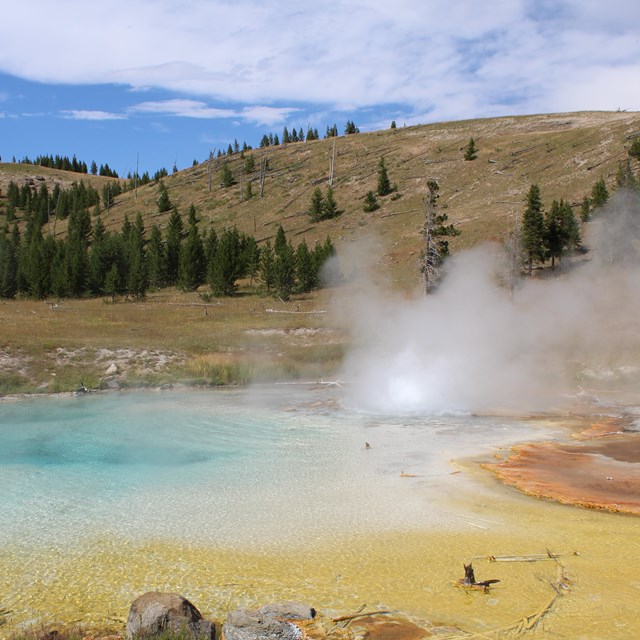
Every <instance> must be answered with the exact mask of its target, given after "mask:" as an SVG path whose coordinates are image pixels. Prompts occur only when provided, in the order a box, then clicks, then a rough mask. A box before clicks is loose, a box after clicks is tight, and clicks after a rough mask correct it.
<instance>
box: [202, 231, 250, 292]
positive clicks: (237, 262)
mask: <svg viewBox="0 0 640 640" xmlns="http://www.w3.org/2000/svg"><path fill="white" fill-rule="evenodd" d="M242 267H243V265H242V256H241V252H240V235H239V233H238V230H237V229H236V228H235V227H234V228H233V229H225V230H224V232H223V233H222V235H221V236H220V238H219V239H218V246H217V248H216V254H215V257H214V260H213V264H212V265H211V268H210V271H209V285H210V286H211V290H212V291H213V293H214V294H215V295H222V296H232V295H233V294H234V293H235V292H236V290H237V288H238V284H237V280H238V278H240V277H242Z"/></svg>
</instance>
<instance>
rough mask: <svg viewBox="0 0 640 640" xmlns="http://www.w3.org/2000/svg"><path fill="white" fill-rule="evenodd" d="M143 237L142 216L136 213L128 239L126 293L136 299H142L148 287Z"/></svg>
mask: <svg viewBox="0 0 640 640" xmlns="http://www.w3.org/2000/svg"><path fill="white" fill-rule="evenodd" d="M144 235H145V229H144V223H143V221H142V214H141V213H138V214H137V215H136V221H135V223H134V224H133V226H132V229H131V235H130V237H129V247H128V254H129V273H128V277H127V291H128V292H129V295H132V296H135V297H136V298H144V296H145V294H146V292H147V288H148V287H149V278H148V271H147V260H146V254H145V240H144Z"/></svg>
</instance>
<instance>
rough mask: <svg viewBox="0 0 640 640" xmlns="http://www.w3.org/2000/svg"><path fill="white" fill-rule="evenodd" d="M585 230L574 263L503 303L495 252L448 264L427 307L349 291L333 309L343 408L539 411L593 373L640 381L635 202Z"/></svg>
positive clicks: (629, 197) (476, 252)
mask: <svg viewBox="0 0 640 640" xmlns="http://www.w3.org/2000/svg"><path fill="white" fill-rule="evenodd" d="M587 227H588V229H587V231H588V233H587V237H586V239H585V245H586V246H587V247H588V249H589V250H588V252H587V253H586V255H585V256H584V257H581V258H574V259H573V260H570V261H568V260H565V261H564V263H563V264H561V265H560V267H559V268H558V269H556V271H555V272H554V273H551V272H550V271H549V270H545V274H544V277H540V276H539V277H536V278H532V279H527V280H524V281H523V282H522V283H521V285H520V287H519V288H518V289H517V290H516V292H515V295H514V297H513V300H511V299H510V296H509V292H508V291H507V290H505V289H504V288H503V287H501V286H499V284H498V280H499V278H498V277H497V276H498V275H499V274H500V273H501V272H502V273H504V269H503V264H504V256H501V254H500V251H499V249H498V247H496V246H483V247H479V248H476V249H473V250H470V251H467V252H463V253H460V254H458V255H456V256H454V257H452V258H451V259H450V261H449V264H448V272H447V274H446V277H445V279H444V281H443V283H442V285H441V286H440V287H439V289H438V290H437V292H436V293H435V294H434V295H430V296H428V297H427V298H424V297H417V296H416V297H415V298H414V299H412V300H406V299H404V300H403V299H400V298H399V297H398V296H397V295H393V294H391V293H390V292H389V291H387V290H384V289H383V288H380V287H375V286H373V285H372V284H371V283H367V282H364V283H360V284H359V285H358V286H357V287H356V290H357V292H356V293H355V294H353V291H350V294H353V295H350V298H349V300H348V301H344V300H343V301H342V302H341V308H342V310H343V311H344V313H345V318H346V319H347V320H348V323H349V326H350V328H351V331H352V334H353V339H354V341H355V343H356V346H355V347H354V348H353V349H352V350H351V351H350V353H349V354H348V355H347V357H346V359H345V363H344V368H343V371H342V374H341V375H342V376H343V377H344V378H345V379H347V380H349V381H350V382H354V383H355V384H354V385H352V386H350V399H351V401H352V403H354V404H355V405H356V406H358V407H361V408H363V409H366V410H370V411H374V412H380V413H398V412H419V413H433V412H450V411H463V412H470V411H485V410H501V409H502V410H515V409H517V410H533V409H545V408H550V407H551V406H557V404H558V402H559V401H560V400H561V399H562V397H563V395H564V394H567V393H576V392H578V391H579V389H580V387H579V385H580V384H581V383H586V382H589V381H588V380H586V377H588V376H589V375H592V374H594V372H595V373H597V372H598V371H599V372H600V373H602V372H604V371H605V370H609V369H611V367H614V368H616V367H617V369H616V370H617V371H618V372H619V371H626V372H629V371H636V370H640V369H638V364H639V363H640V324H639V320H638V318H640V315H639V314H640V296H639V295H638V292H640V289H639V288H638V285H640V261H639V260H638V255H639V248H640V244H639V243H640V203H639V198H638V196H637V194H631V193H628V192H618V193H617V194H616V195H615V197H614V198H612V201H611V202H610V203H609V204H608V205H607V206H606V207H605V208H604V210H603V211H601V212H600V213H599V214H598V216H597V218H596V219H595V221H594V222H592V223H589V225H587ZM366 253H370V252H368V251H367V252H366ZM624 367H626V369H624ZM603 375H604V374H603Z"/></svg>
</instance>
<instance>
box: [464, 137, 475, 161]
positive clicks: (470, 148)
mask: <svg viewBox="0 0 640 640" xmlns="http://www.w3.org/2000/svg"><path fill="white" fill-rule="evenodd" d="M477 157H478V150H477V149H476V141H475V140H474V139H473V138H470V139H469V143H468V144H467V146H466V148H465V150H464V159H465V160H475V159H476V158H477Z"/></svg>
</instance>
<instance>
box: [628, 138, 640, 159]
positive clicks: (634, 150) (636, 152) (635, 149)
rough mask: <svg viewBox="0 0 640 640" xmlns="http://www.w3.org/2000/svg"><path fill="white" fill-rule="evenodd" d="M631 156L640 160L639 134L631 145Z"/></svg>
mask: <svg viewBox="0 0 640 640" xmlns="http://www.w3.org/2000/svg"><path fill="white" fill-rule="evenodd" d="M629 157H630V158H635V159H636V160H640V137H638V136H637V135H636V137H635V138H634V140H633V142H632V143H631V146H630V147H629Z"/></svg>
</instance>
